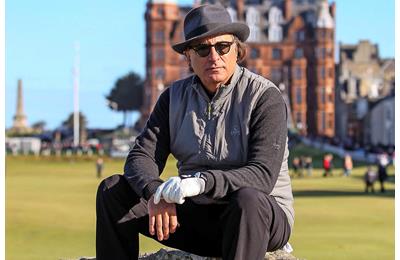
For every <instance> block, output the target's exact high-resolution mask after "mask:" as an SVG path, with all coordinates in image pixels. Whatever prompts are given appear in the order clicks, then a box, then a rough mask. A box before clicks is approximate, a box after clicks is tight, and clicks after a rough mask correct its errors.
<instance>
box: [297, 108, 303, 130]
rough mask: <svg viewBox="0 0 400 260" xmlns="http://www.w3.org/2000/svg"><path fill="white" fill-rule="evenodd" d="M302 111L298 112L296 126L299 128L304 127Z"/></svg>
mask: <svg viewBox="0 0 400 260" xmlns="http://www.w3.org/2000/svg"><path fill="white" fill-rule="evenodd" d="M301 117H302V116H301V112H297V113H296V127H297V129H302V128H303V120H302V119H301Z"/></svg>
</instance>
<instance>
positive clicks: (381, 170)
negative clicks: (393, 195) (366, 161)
mask: <svg viewBox="0 0 400 260" xmlns="http://www.w3.org/2000/svg"><path fill="white" fill-rule="evenodd" d="M388 165H389V156H388V154H387V153H381V154H380V155H378V179H379V183H380V184H381V192H382V193H384V192H385V181H386V179H387V177H388V175H387V170H386V167H387V166H388Z"/></svg>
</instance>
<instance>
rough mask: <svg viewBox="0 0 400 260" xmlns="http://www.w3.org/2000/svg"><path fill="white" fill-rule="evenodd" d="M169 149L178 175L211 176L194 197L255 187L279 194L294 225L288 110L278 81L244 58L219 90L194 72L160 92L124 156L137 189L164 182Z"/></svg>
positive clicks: (146, 192) (149, 190) (147, 191)
mask: <svg viewBox="0 0 400 260" xmlns="http://www.w3.org/2000/svg"><path fill="white" fill-rule="evenodd" d="M169 154H172V155H173V156H174V157H175V158H176V159H177V161H178V163H177V167H178V174H179V175H182V174H185V175H187V174H194V173H196V172H201V173H202V174H203V176H205V179H206V186H205V191H204V193H203V194H201V195H199V196H196V197H193V198H192V199H193V200H194V201H201V200H214V201H219V200H223V199H224V197H225V196H227V195H229V194H230V193H232V192H234V191H236V190H238V189H240V188H243V187H252V188H254V189H257V190H260V191H262V192H264V193H265V194H267V195H271V196H274V198H275V199H276V201H277V203H278V205H279V206H280V207H281V208H282V209H283V211H284V212H285V213H286V216H287V218H288V222H289V224H290V226H291V227H292V226H293V223H294V210H293V195H292V189H291V183H290V177H289V174H288V163H287V158H288V154H289V152H288V148H287V110H286V105H285V102H284V100H283V98H282V96H281V93H280V91H279V90H278V88H277V87H276V86H275V85H274V84H273V83H272V82H271V81H269V80H267V79H265V78H263V77H261V76H259V75H257V74H254V73H252V72H250V71H249V70H247V69H245V68H242V67H240V66H237V67H236V70H235V72H234V74H233V76H232V78H231V80H230V83H229V84H227V85H221V86H220V87H219V88H218V90H217V92H216V93H215V94H214V96H213V97H212V98H210V97H209V95H208V94H207V93H206V91H205V89H204V87H203V86H202V84H201V81H200V80H199V78H198V77H197V76H195V75H192V76H190V77H188V78H186V79H183V80H179V81H176V82H174V83H173V84H172V85H171V86H170V87H169V88H168V89H166V90H165V91H164V92H163V93H162V94H161V95H160V97H159V99H158V101H157V103H156V105H155V108H154V110H153V112H152V113H151V115H150V117H149V120H148V121H147V123H146V126H145V129H144V130H143V132H142V133H141V134H140V135H139V136H138V137H137V139H136V141H135V145H134V146H133V148H132V149H131V151H130V152H129V155H128V158H127V161H126V164H125V171H124V172H125V176H126V178H127V180H128V182H129V183H130V185H131V186H132V188H133V189H134V190H135V192H136V193H137V194H139V195H140V196H142V197H144V198H145V199H148V198H150V197H151V195H152V194H153V193H154V192H155V191H156V189H157V187H158V186H159V185H161V183H162V182H163V181H162V180H161V179H160V178H159V175H160V174H161V173H162V171H163V169H164V167H165V163H166V161H167V158H168V156H169Z"/></svg>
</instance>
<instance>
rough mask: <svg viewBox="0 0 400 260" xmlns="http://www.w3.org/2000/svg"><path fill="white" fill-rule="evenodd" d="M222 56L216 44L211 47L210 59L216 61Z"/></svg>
mask: <svg viewBox="0 0 400 260" xmlns="http://www.w3.org/2000/svg"><path fill="white" fill-rule="evenodd" d="M219 58H220V56H219V54H218V52H217V51H216V50H215V46H213V47H211V49H210V54H208V60H210V61H215V60H218V59H219Z"/></svg>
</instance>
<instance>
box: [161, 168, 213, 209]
mask: <svg viewBox="0 0 400 260" xmlns="http://www.w3.org/2000/svg"><path fill="white" fill-rule="evenodd" d="M200 175H201V173H196V174H195V175H185V176H184V177H186V178H183V179H182V178H181V177H171V178H169V179H168V180H167V181H166V182H164V183H163V184H161V185H160V186H159V187H158V189H157V191H156V193H155V194H154V203H155V204H158V203H159V202H160V199H161V197H162V198H163V199H164V200H165V201H166V202H168V203H178V204H183V203H184V202H185V197H193V196H196V195H199V194H201V193H203V192H204V189H205V186H206V182H205V180H204V179H203V178H201V177H200Z"/></svg>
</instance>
